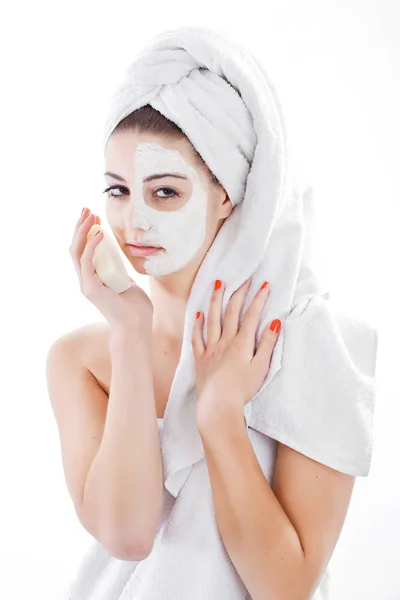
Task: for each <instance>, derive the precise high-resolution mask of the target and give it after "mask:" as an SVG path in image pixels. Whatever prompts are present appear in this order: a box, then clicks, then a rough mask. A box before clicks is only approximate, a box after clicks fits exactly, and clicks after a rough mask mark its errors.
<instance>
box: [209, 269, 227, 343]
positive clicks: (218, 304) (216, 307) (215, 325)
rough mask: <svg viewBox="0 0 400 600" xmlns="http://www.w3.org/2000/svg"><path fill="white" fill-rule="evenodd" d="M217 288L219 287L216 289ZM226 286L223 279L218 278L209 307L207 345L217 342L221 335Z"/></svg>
mask: <svg viewBox="0 0 400 600" xmlns="http://www.w3.org/2000/svg"><path fill="white" fill-rule="evenodd" d="M215 288H217V289H215ZM224 290H225V286H224V283H223V281H221V280H220V279H217V280H216V282H215V285H214V291H213V293H212V296H211V300H210V306H209V309H208V317H207V345H208V344H215V343H217V342H218V340H219V339H220V337H221V333H222V324H221V311H222V298H223V294H224Z"/></svg>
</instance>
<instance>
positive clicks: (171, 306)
mask: <svg viewBox="0 0 400 600" xmlns="http://www.w3.org/2000/svg"><path fill="white" fill-rule="evenodd" d="M188 267H189V265H188ZM188 267H186V268H185V269H182V270H181V271H179V272H177V273H172V274H171V275H164V276H161V277H152V276H150V277H149V280H150V281H149V288H150V294H149V296H150V299H151V301H152V303H153V307H154V312H153V335H156V336H159V337H161V338H166V339H168V340H171V341H173V342H180V343H181V342H182V339H183V329H184V324H185V313H186V306H187V302H188V299H189V296H190V291H191V289H192V285H193V282H194V280H195V278H196V274H197V270H198V266H197V265H196V266H195V267H194V268H193V267H192V268H191V270H189V269H188Z"/></svg>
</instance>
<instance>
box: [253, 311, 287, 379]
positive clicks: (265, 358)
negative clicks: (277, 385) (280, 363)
mask: <svg viewBox="0 0 400 600" xmlns="http://www.w3.org/2000/svg"><path fill="white" fill-rule="evenodd" d="M274 325H275V326H276V325H277V327H275V332H274V331H271V329H270V328H271V326H272V327H273V326H274ZM280 328H281V321H280V320H279V319H274V320H273V321H271V323H270V324H269V325H268V326H267V327H266V328H265V329H264V331H263V333H262V336H261V338H260V342H259V344H258V348H257V351H256V353H255V355H254V357H253V358H252V360H251V364H252V365H254V367H255V368H256V369H258V368H260V369H261V372H262V373H267V372H268V370H269V365H270V363H271V357H272V353H273V351H274V348H275V345H276V341H277V339H278V335H279V331H280Z"/></svg>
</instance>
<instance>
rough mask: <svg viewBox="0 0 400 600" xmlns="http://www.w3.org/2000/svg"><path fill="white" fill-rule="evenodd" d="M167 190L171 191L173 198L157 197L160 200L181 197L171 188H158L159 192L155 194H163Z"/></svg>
mask: <svg viewBox="0 0 400 600" xmlns="http://www.w3.org/2000/svg"><path fill="white" fill-rule="evenodd" d="M165 190H169V191H170V192H172V195H171V196H157V198H158V199H159V200H167V199H168V198H173V197H174V196H178V195H179V194H177V193H176V192H175V190H173V189H172V188H169V187H163V188H158V190H156V191H155V194H157V192H161V191H165Z"/></svg>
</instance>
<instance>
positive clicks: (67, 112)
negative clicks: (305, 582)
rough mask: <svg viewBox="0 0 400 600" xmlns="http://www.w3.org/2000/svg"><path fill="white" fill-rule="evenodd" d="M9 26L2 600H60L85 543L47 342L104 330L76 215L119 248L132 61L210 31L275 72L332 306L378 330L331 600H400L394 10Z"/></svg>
mask: <svg viewBox="0 0 400 600" xmlns="http://www.w3.org/2000/svg"><path fill="white" fill-rule="evenodd" d="M0 21H1V23H2V27H1V29H2V32H1V40H0V44H1V47H0V50H1V62H2V66H1V83H2V92H1V96H0V97H1V106H2V110H1V111H0V119H1V123H0V126H1V128H0V132H1V135H0V144H1V163H0V164H1V181H2V199H1V207H2V219H1V221H0V227H1V236H0V243H1V271H2V282H1V290H2V293H1V309H2V328H1V336H0V340H1V350H2V356H1V367H2V368H1V387H2V394H1V407H2V411H1V419H0V469H1V511H0V540H1V541H0V571H1V573H0V596H1V597H2V598H7V600H14V599H18V600H20V599H21V598H29V599H36V598H37V599H38V600H39V599H40V600H47V599H52V600H55V599H56V598H62V593H63V590H64V589H65V587H66V586H67V584H68V582H69V581H70V579H71V577H72V576H73V573H74V572H75V569H76V568H77V565H78V564H79V561H80V558H81V556H82V554H83V552H84V550H85V548H86V546H87V545H88V544H89V543H90V541H91V537H90V536H89V534H88V533H87V532H86V531H85V530H84V529H83V527H82V526H81V525H80V523H79V522H78V520H77V517H76V515H75V513H74V510H73V505H72V501H71V500H70V498H69V496H68V492H67V488H66V485H65V481H64V474H63V470H62V463H61V454H60V447H59V437H58V432H57V428H56V423H55V420H54V417H53V413H52V410H51V406H50V402H49V397H48V393H47V388H46V379H45V360H46V354H47V350H48V348H49V346H50V345H51V343H52V342H53V341H54V340H55V339H56V338H57V337H59V336H60V335H62V334H64V333H65V332H67V331H70V330H72V329H75V328H77V327H79V326H81V325H83V324H85V323H88V322H91V321H99V320H103V317H102V315H101V314H100V313H98V311H97V309H95V308H94V306H93V305H92V304H91V303H90V302H89V301H88V300H87V299H86V298H84V296H83V295H82V294H81V293H80V290H79V284H78V279H77V275H76V273H75V270H74V268H73V264H72V261H71V259H70V256H69V252H68V248H69V244H70V241H71V237H72V232H73V228H74V226H75V222H76V220H77V219H78V218H79V215H80V211H81V208H82V207H83V206H88V207H89V208H90V209H91V210H92V211H93V212H95V213H97V214H99V215H100V216H101V218H102V226H103V227H104V228H105V229H106V230H108V231H109V229H108V228H107V227H108V226H107V224H106V220H105V216H104V201H105V195H104V194H102V193H101V192H102V191H103V189H104V187H105V182H104V179H103V175H102V173H103V172H104V168H103V166H104V164H103V155H102V143H101V140H102V133H103V120H104V116H105V112H106V107H107V103H108V100H109V98H110V96H111V94H112V93H113V91H114V89H115V87H116V86H117V85H118V84H119V83H120V81H121V77H122V75H123V73H124V71H125V68H126V67H127V66H128V64H129V63H130V60H131V58H133V57H134V55H135V52H136V51H137V50H139V49H140V47H141V46H142V44H144V43H146V42H147V41H148V40H149V39H150V38H151V37H152V36H153V35H155V34H156V33H158V32H160V31H162V30H164V29H171V28H175V27H179V26H181V25H206V26H210V27H213V26H214V27H216V28H220V29H225V30H226V31H227V32H229V33H230V34H232V35H234V36H237V38H238V39H239V40H240V41H241V42H243V43H245V44H248V46H249V47H250V48H251V49H252V50H253V51H254V52H255V53H256V54H257V55H258V56H259V57H260V58H261V59H262V60H263V61H264V64H265V66H266V68H267V70H268V72H269V73H270V75H271V78H272V80H273V82H274V83H275V86H276V88H277V91H278V94H279V96H280V97H281V100H282V103H283V105H284V108H285V111H286V118H287V122H288V128H289V135H290V137H291V143H292V144H293V148H294V149H295V151H296V153H297V161H298V166H299V169H300V171H301V172H302V173H303V175H304V177H306V178H307V179H308V180H309V181H310V182H311V183H312V184H313V186H314V190H315V194H316V198H317V202H318V208H319V229H318V231H319V236H318V237H319V243H320V245H321V255H320V256H321V259H322V261H323V264H324V273H325V275H326V277H327V281H328V285H329V289H330V292H331V296H332V297H333V299H334V300H335V301H336V303H337V304H338V305H340V306H341V307H343V308H344V309H345V310H346V312H347V313H349V314H355V315H357V316H358V317H360V318H364V319H366V320H367V321H369V322H371V323H373V324H374V325H375V326H376V327H377V328H378V333H379V347H378V364H377V373H376V377H377V383H376V389H377V406H376V411H375V421H374V427H375V439H374V453H373V461H372V466H371V471H370V474H369V476H368V477H367V478H357V481H356V486H355V489H354V493H353V497H352V501H351V505H350V509H349V512H348V516H347V519H346V522H345V525H344V528H343V531H342V535H341V537H340V540H339V542H338V545H337V547H336V550H335V553H334V556H333V558H332V561H331V566H332V575H333V578H332V600H359V599H360V600H361V599H362V600H376V599H377V598H379V600H395V599H397V600H398V599H399V598H400V581H399V576H398V567H399V565H400V550H399V546H398V538H399V535H400V512H399V508H398V507H399V505H400V494H399V479H398V478H399V473H400V471H399V467H398V458H397V459H396V455H397V457H398V456H399V445H398V443H396V433H397V432H398V429H399V425H398V423H399V418H400V410H399V403H400V395H399V384H398V378H397V374H398V371H399V368H398V363H397V360H398V337H399V332H400V327H399V316H398V307H399V302H400V300H399V294H398V293H396V292H397V291H398V290H399V286H398V281H397V279H398V277H399V268H398V264H397V263H398V258H397V257H399V256H400V248H399V234H398V230H399V226H400V219H399V216H400V212H399V182H398V175H397V174H398V172H399V171H398V163H399V158H400V152H399V139H400V127H399V125H400V119H399V106H400V89H399V87H400V85H399V70H400V69H399V63H400V46H399V45H398V40H399V39H400V36H399V33H400V17H399V5H398V3H396V2H395V1H393V2H389V1H383V0H379V1H375V2H373V1H371V0H359V1H356V0H341V1H338V0H336V1H335V2H333V1H332V2H330V1H324V0H317V1H314V2H312V1H311V0H308V1H304V0H303V1H299V2H296V1H294V0H291V1H290V0H276V1H273V2H272V1H267V0H264V2H262V3H261V2H255V1H252V0H247V1H246V2H245V3H244V4H243V5H239V6H236V8H235V5H234V4H233V3H232V2H224V1H220V2H219V3H217V2H215V1H214V0H213V1H212V2H209V1H207V0H203V1H202V2H201V3H199V2H193V1H191V2H177V1H172V2H169V3H166V2H157V1H155V0H153V2H150V3H147V2H133V1H132V2H121V1H120V2H118V1H117V0H114V1H113V2H111V1H109V2H96V3H95V2H82V1H81V2H76V1H69V2H66V3H60V2H43V1H42V2H41V1H35V2H31V3H28V2H22V3H21V2H19V3H13V4H11V3H9V4H8V7H7V8H5V7H3V8H2V14H1V15H0ZM136 277H137V282H138V283H139V285H142V286H143V287H144V289H146V290H147V289H148V288H147V282H146V278H145V277H141V276H137V275H136Z"/></svg>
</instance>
